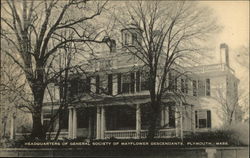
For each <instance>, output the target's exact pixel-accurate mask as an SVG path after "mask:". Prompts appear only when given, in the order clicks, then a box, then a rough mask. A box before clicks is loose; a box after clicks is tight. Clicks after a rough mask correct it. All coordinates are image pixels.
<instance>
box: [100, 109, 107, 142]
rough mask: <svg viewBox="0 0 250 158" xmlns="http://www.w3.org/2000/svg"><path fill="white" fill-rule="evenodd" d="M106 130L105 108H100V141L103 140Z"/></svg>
mask: <svg viewBox="0 0 250 158" xmlns="http://www.w3.org/2000/svg"><path fill="white" fill-rule="evenodd" d="M105 130H106V117H105V108H104V107H102V108H101V139H104V137H105V135H104V132H105Z"/></svg>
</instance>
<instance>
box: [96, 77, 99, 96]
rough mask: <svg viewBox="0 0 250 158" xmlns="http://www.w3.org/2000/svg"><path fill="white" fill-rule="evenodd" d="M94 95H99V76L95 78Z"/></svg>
mask: <svg viewBox="0 0 250 158" xmlns="http://www.w3.org/2000/svg"><path fill="white" fill-rule="evenodd" d="M95 81H96V94H99V93H100V90H99V89H100V77H99V75H97V76H96V80H95Z"/></svg>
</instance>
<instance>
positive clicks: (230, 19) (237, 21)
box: [200, 1, 249, 87]
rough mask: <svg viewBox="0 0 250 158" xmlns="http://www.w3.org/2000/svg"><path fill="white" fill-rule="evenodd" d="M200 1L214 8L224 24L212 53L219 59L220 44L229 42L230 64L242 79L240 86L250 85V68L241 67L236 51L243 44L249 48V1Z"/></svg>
mask: <svg viewBox="0 0 250 158" xmlns="http://www.w3.org/2000/svg"><path fill="white" fill-rule="evenodd" d="M200 3H201V4H202V5H206V6H208V7H210V8H211V9H213V13H214V16H215V17H216V18H217V20H218V23H219V25H222V26H223V29H222V31H221V32H220V33H219V34H217V35H215V37H214V39H212V42H211V44H212V45H211V48H215V50H214V52H212V53H213V54H214V55H215V57H217V61H218V56H219V45H220V43H227V44H228V46H229V58H230V65H231V67H232V68H233V69H234V70H235V71H236V76H237V77H238V78H239V79H240V80H241V82H240V86H241V87H242V86H246V87H249V69H246V68H243V67H240V65H239V64H237V63H236V62H235V57H236V52H235V51H237V49H238V48H239V47H240V46H242V45H244V46H246V47H248V48H249V1H200Z"/></svg>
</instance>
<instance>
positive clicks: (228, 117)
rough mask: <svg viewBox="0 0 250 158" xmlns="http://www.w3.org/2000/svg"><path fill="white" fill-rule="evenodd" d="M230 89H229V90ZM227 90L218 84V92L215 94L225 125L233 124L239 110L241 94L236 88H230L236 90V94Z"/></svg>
mask: <svg viewBox="0 0 250 158" xmlns="http://www.w3.org/2000/svg"><path fill="white" fill-rule="evenodd" d="M227 91H228V90H227ZM227 91H226V90H225V89H224V88H223V87H222V86H218V87H217V89H216V94H215V96H214V98H215V100H216V101H217V102H218V103H219V105H220V107H219V108H220V111H221V114H222V115H221V117H222V120H223V121H224V122H223V123H224V125H231V124H232V123H233V121H235V119H236V115H237V112H239V110H240V109H239V98H240V95H238V93H236V92H235V91H237V90H235V89H232V88H231V89H230V91H232V92H235V93H236V95H234V96H231V95H229V94H227Z"/></svg>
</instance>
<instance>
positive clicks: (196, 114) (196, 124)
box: [195, 111, 198, 128]
mask: <svg viewBox="0 0 250 158" xmlns="http://www.w3.org/2000/svg"><path fill="white" fill-rule="evenodd" d="M195 128H198V112H197V111H195Z"/></svg>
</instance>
